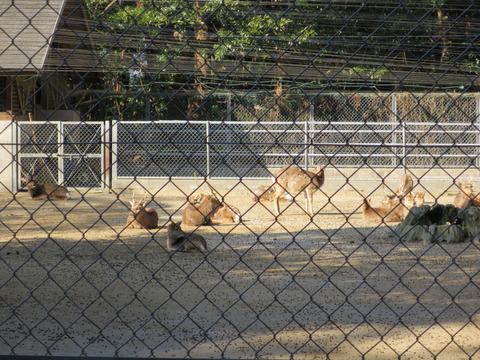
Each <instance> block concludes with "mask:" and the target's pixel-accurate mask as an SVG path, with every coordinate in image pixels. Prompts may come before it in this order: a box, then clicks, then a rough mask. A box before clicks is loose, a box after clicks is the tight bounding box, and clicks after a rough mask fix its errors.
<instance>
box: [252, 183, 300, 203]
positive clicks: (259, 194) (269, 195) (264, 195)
mask: <svg viewBox="0 0 480 360" xmlns="http://www.w3.org/2000/svg"><path fill="white" fill-rule="evenodd" d="M274 199H275V187H274V186H273V185H260V186H258V187H257V188H256V189H254V190H253V196H252V200H253V201H255V202H262V201H273V200H274ZM292 200H293V198H292V197H291V196H290V195H289V194H284V195H282V196H280V197H279V201H292Z"/></svg>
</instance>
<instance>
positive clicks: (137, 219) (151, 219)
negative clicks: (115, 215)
mask: <svg viewBox="0 0 480 360" xmlns="http://www.w3.org/2000/svg"><path fill="white" fill-rule="evenodd" d="M145 196H147V193H145V195H144V196H143V199H142V200H141V201H140V202H136V201H135V193H133V195H132V201H130V206H131V208H130V214H129V215H128V218H127V222H126V224H125V227H127V228H133V229H156V228H157V227H158V214H157V210H155V209H154V208H146V207H145V206H144V205H145V203H144V200H145Z"/></svg>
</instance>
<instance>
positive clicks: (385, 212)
mask: <svg viewBox="0 0 480 360" xmlns="http://www.w3.org/2000/svg"><path fill="white" fill-rule="evenodd" d="M370 200H371V199H364V200H363V204H362V213H363V216H364V217H365V220H366V221H369V222H376V223H378V222H400V221H402V220H404V219H405V206H404V205H403V204H401V203H400V202H399V201H397V200H392V199H388V200H386V201H384V203H383V204H382V205H381V206H379V207H372V206H371V205H370Z"/></svg>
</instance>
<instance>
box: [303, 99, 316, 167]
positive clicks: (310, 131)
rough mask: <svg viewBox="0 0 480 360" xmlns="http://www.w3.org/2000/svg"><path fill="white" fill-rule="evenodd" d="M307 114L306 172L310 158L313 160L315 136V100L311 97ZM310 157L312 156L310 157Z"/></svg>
mask: <svg viewBox="0 0 480 360" xmlns="http://www.w3.org/2000/svg"><path fill="white" fill-rule="evenodd" d="M309 110H310V111H309V114H308V120H307V121H306V124H305V134H306V135H305V136H306V138H305V139H306V143H307V150H306V156H305V163H306V164H307V166H306V168H307V170H308V164H309V163H310V157H312V158H313V155H314V152H315V148H314V147H313V146H312V145H313V141H312V138H313V136H314V134H315V131H314V129H315V100H314V99H313V97H310V109H309ZM310 155H312V156H310Z"/></svg>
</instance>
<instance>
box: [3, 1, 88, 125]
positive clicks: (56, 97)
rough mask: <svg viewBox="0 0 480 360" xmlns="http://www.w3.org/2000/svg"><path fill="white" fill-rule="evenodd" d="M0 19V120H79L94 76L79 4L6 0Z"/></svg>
mask: <svg viewBox="0 0 480 360" xmlns="http://www.w3.org/2000/svg"><path fill="white" fill-rule="evenodd" d="M0 17H1V26H0V28H1V32H2V34H1V36H0V119H3V120H12V119H14V120H80V119H81V118H82V111H81V106H80V104H81V103H82V102H83V101H84V100H85V96H84V95H83V96H82V94H83V93H85V92H86V89H88V87H89V85H88V82H89V81H94V79H92V76H93V77H94V76H96V75H95V73H90V72H89V69H86V67H85V66H82V65H81V64H82V58H83V59H85V57H86V56H95V54H94V52H93V51H91V49H92V46H91V44H90V36H89V28H88V18H87V14H86V10H85V8H84V6H83V2H82V1H81V0H49V1H45V0H35V1H32V0H15V1H10V0H7V1H2V2H1V3H0ZM90 74H93V75H90Z"/></svg>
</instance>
